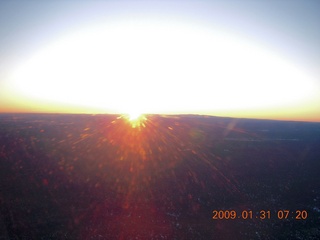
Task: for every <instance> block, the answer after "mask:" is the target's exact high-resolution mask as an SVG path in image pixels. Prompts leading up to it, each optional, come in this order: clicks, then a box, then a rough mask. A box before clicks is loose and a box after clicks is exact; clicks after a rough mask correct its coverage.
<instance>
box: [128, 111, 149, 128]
mask: <svg viewBox="0 0 320 240" xmlns="http://www.w3.org/2000/svg"><path fill="white" fill-rule="evenodd" d="M125 117H126V119H128V121H129V122H130V124H131V126H132V128H136V127H140V126H143V127H144V126H145V125H144V122H145V120H146V117H145V116H144V115H143V114H141V113H138V112H135V113H129V114H127V115H125Z"/></svg>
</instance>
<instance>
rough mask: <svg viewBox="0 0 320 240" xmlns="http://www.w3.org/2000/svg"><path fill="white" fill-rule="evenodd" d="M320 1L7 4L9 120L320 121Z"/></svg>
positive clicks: (2, 15)
mask: <svg viewBox="0 0 320 240" xmlns="http://www.w3.org/2000/svg"><path fill="white" fill-rule="evenodd" d="M319 11H320V1H318V0H314V1H312V0H304V1H302V0H301V1H295V0H290V1H289V0H280V1H273V0H268V1H262V0H261V1H252V0H250V1H248V0H243V1H237V0H228V1H222V0H221V1H102V0H100V1H0V112H3V113H7V112H15V113H17V112H48V113H49V112H50V113H51V112H54V113H120V114H122V113H124V114H132V115H137V114H140V113H159V114H205V115H215V116H227V117H245V118H263V119H279V120H298V121H320V44H319V42H320V26H319V24H320V15H319V14H318V13H319Z"/></svg>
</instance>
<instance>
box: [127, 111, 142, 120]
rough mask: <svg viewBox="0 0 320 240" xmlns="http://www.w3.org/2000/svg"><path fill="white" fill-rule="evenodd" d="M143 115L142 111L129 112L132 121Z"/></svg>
mask: <svg viewBox="0 0 320 240" xmlns="http://www.w3.org/2000/svg"><path fill="white" fill-rule="evenodd" d="M141 116H142V114H141V113H138V112H133V113H129V114H128V118H129V120H130V121H137V120H138V119H139V118H140V117H141Z"/></svg>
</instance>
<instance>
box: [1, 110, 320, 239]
mask: <svg viewBox="0 0 320 240" xmlns="http://www.w3.org/2000/svg"><path fill="white" fill-rule="evenodd" d="M319 169H320V123H310V122H294V121H292V122H288V121H271V120H254V119H234V118H221V117H211V116H210V117H209V116H198V115H146V116H145V118H143V120H141V122H140V123H139V124H136V125H132V123H130V121H129V120H128V119H126V118H124V117H122V116H119V115H81V114H0V239H319V238H320V227H319V226H320V188H319V182H320V174H319ZM230 211H233V212H232V213H236V216H230ZM284 211H288V212H284ZM286 214H287V215H286ZM233 217H234V218H233Z"/></svg>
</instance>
